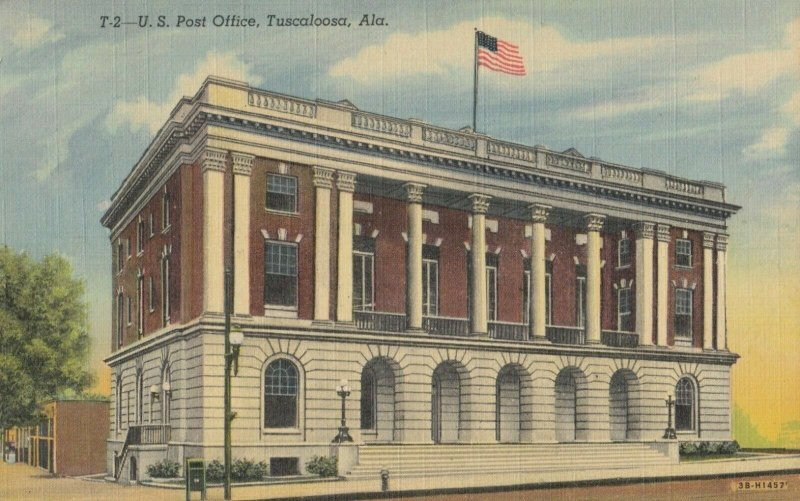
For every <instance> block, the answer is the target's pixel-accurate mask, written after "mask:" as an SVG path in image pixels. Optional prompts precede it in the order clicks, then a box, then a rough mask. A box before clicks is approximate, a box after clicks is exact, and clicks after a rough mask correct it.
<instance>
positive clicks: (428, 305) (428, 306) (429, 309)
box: [422, 258, 439, 317]
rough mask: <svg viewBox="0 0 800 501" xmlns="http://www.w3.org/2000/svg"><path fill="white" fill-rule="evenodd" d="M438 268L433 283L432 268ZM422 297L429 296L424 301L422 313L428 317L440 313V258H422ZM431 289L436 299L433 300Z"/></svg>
mask: <svg viewBox="0 0 800 501" xmlns="http://www.w3.org/2000/svg"><path fill="white" fill-rule="evenodd" d="M434 267H435V268H436V280H435V281H434V283H431V272H430V270H431V269H432V268H434ZM422 289H423V295H422V297H423V298H425V297H427V301H424V300H423V302H422V314H423V315H424V316H426V317H436V316H438V315H439V260H438V259H429V258H423V259H422ZM431 291H433V296H435V297H436V301H434V302H431V297H432V294H431Z"/></svg>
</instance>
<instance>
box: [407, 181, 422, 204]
mask: <svg viewBox="0 0 800 501" xmlns="http://www.w3.org/2000/svg"><path fill="white" fill-rule="evenodd" d="M403 187H404V188H405V189H406V195H407V200H408V202H409V203H412V204H421V203H422V194H423V193H424V191H425V185H424V184H418V183H406V184H404V185H403Z"/></svg>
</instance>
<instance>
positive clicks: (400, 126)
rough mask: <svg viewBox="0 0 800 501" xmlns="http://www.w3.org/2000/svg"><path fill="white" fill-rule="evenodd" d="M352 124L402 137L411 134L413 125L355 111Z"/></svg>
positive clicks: (360, 127)
mask: <svg viewBox="0 0 800 501" xmlns="http://www.w3.org/2000/svg"><path fill="white" fill-rule="evenodd" d="M352 124H353V127H357V128H359V129H366V130H372V131H375V132H382V133H384V134H392V135H394V136H400V137H409V136H411V125H409V124H407V123H404V122H401V121H399V120H390V119H388V118H383V117H376V116H373V115H367V114H364V113H353V121H352Z"/></svg>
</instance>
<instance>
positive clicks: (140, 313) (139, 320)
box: [136, 273, 144, 337]
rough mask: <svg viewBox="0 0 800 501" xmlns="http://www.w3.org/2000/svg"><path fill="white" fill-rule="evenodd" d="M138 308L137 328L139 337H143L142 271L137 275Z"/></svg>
mask: <svg viewBox="0 0 800 501" xmlns="http://www.w3.org/2000/svg"><path fill="white" fill-rule="evenodd" d="M136 301H137V303H138V304H137V305H136V310H137V312H136V313H137V318H136V321H137V326H136V330H137V332H138V333H139V337H142V335H143V334H144V274H143V273H140V274H139V275H138V276H137V277H136Z"/></svg>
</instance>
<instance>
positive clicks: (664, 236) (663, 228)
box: [656, 224, 672, 242]
mask: <svg viewBox="0 0 800 501" xmlns="http://www.w3.org/2000/svg"><path fill="white" fill-rule="evenodd" d="M656 239H657V240H658V241H659V242H669V241H670V240H672V237H671V236H670V234H669V225H668V224H659V225H658V226H656Z"/></svg>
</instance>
